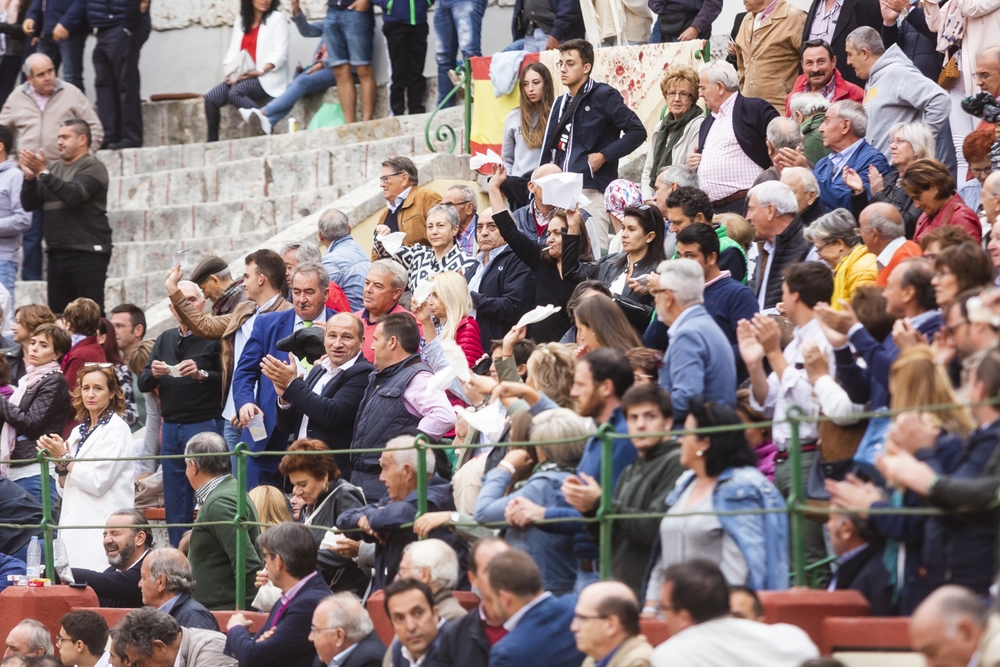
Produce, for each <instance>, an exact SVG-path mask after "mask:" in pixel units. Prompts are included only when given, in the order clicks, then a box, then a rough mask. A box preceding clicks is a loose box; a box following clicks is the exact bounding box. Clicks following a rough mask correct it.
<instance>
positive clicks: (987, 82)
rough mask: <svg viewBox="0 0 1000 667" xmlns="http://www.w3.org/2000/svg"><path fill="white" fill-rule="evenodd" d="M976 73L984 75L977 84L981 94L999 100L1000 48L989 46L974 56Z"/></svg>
mask: <svg viewBox="0 0 1000 667" xmlns="http://www.w3.org/2000/svg"><path fill="white" fill-rule="evenodd" d="M976 73H980V74H986V76H985V77H983V76H980V77H979V81H978V82H977V83H979V87H980V88H981V89H982V90H983V92H986V93H989V94H990V95H992V96H993V97H995V98H997V99H1000V46H990V47H987V48H985V49H983V50H982V51H980V52H979V53H977V54H976Z"/></svg>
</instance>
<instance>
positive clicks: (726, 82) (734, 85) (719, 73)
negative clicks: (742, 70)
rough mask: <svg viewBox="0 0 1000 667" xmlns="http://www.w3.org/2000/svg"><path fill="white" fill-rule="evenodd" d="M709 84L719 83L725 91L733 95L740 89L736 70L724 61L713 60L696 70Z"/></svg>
mask: <svg viewBox="0 0 1000 667" xmlns="http://www.w3.org/2000/svg"><path fill="white" fill-rule="evenodd" d="M698 74H704V75H705V77H706V78H707V79H708V80H709V82H711V83H721V84H722V85H723V87H725V89H726V90H728V91H729V92H731V93H735V92H736V91H738V90H739V89H740V75H739V73H738V72H737V71H736V68H735V67H733V66H732V65H730V64H729V63H727V62H726V61H725V60H713V61H712V62H710V63H706V64H704V65H702V66H701V67H699V68H698Z"/></svg>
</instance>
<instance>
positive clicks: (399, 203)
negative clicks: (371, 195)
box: [372, 157, 441, 261]
mask: <svg viewBox="0 0 1000 667" xmlns="http://www.w3.org/2000/svg"><path fill="white" fill-rule="evenodd" d="M378 180H379V184H380V185H381V186H382V195H383V196H384V197H385V201H386V209H385V210H384V211H382V215H381V216H380V217H379V219H378V224H379V225H385V226H386V227H388V228H389V231H391V232H405V233H406V238H404V239H403V245H407V246H410V245H414V244H417V243H421V244H423V245H429V244H428V242H427V212H428V211H430V210H431V209H432V208H434V207H435V206H437V205H438V204H440V203H441V195H439V194H438V193H436V192H434V191H433V190H428V189H426V188H422V187H420V186H419V185H417V181H418V180H419V176H418V174H417V167H416V165H414V164H413V161H412V160H410V159H409V158H405V157H394V158H389V159H388V160H386V161H385V162H383V163H382V175H381V176H379V179H378ZM376 259H378V257H377V256H376V255H375V254H374V252H373V253H372V261H374V260H376Z"/></svg>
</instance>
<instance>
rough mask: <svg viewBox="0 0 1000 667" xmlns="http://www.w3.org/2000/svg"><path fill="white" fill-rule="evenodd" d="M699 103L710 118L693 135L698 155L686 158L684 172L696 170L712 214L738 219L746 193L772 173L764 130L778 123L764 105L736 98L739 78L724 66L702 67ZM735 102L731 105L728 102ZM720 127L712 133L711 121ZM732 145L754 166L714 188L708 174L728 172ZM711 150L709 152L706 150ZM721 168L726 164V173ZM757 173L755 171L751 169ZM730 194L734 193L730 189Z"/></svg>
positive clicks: (744, 167) (775, 114)
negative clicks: (701, 101) (767, 172)
mask: <svg viewBox="0 0 1000 667" xmlns="http://www.w3.org/2000/svg"><path fill="white" fill-rule="evenodd" d="M699 76H700V79H701V89H702V97H703V98H704V100H705V105H706V106H707V107H708V110H709V111H710V113H709V114H708V117H707V118H705V122H703V123H702V124H701V128H700V129H699V130H698V150H697V152H696V153H694V154H692V155H690V156H689V157H688V166H689V167H691V168H692V169H697V170H698V180H699V183H700V186H701V189H702V190H704V191H705V193H706V194H708V195H709V197H710V198H711V199H712V206H713V207H714V209H715V212H716V213H739V214H740V215H742V214H743V211H744V208H745V206H746V202H745V200H746V191H748V190H749V189H750V188H751V187H753V184H754V181H756V180H757V177H758V176H760V174H761V173H762V172H763V171H764V170H765V169H770V168H771V157H770V155H769V154H768V151H767V124H768V123H770V122H771V121H772V120H773V119H775V118H777V117H778V112H777V111H775V109H774V106H773V105H772V104H771V103H770V102H768V101H767V100H762V99H760V98H757V97H744V96H743V95H741V94H740V92H739V91H740V77H739V74H738V73H737V72H736V68H735V67H733V66H732V65H730V64H729V63H727V62H725V61H716V62H713V63H711V64H710V65H706V66H705V67H704V68H702V71H701V72H700V75H699ZM733 97H735V100H733V99H731V98H733ZM719 118H723V119H724V121H723V122H722V123H720V124H719V127H718V128H716V131H715V133H714V134H713V133H712V128H713V127H715V125H716V120H718V119H719ZM733 139H735V142H736V144H737V145H738V146H739V149H740V150H742V151H743V153H744V154H745V156H746V157H747V158H749V159H750V160H751V161H752V162H753V163H754V164H750V163H749V162H746V161H745V160H744V161H743V162H744V163H745V164H743V165H742V166H740V165H736V166H737V167H739V169H738V172H739V178H738V179H737V180H736V181H734V180H732V179H731V178H729V179H728V180H727V181H726V182H717V179H715V178H713V176H712V175H713V174H719V173H720V172H721V171H724V170H725V168H726V167H728V170H729V171H732V168H733V166H734V165H733V164H732V160H733V158H732V155H733V153H732V151H730V150H726V148H727V147H728V148H733V146H732V142H733ZM706 146H710V147H711V149H710V150H707V151H706V150H705V149H706ZM720 162H724V163H726V165H725V167H723V165H721V164H720ZM756 167H759V168H760V169H759V170H758V169H756ZM734 188H735V189H734Z"/></svg>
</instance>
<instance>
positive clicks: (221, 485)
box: [184, 431, 264, 609]
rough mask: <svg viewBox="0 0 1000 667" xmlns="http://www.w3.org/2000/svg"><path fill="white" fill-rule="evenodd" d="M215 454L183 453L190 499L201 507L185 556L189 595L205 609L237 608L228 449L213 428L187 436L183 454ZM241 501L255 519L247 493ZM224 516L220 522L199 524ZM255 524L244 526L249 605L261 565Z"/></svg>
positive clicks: (233, 489) (234, 497)
mask: <svg viewBox="0 0 1000 667" xmlns="http://www.w3.org/2000/svg"><path fill="white" fill-rule="evenodd" d="M194 454H216V455H217V456H203V457H198V458H188V459H185V464H186V468H185V474H186V475H187V478H188V482H190V483H191V488H193V489H194V495H195V502H196V504H197V506H198V507H199V508H200V509H199V510H198V518H197V520H196V521H195V525H194V528H192V529H191V544H190V546H189V548H188V560H189V561H190V562H191V574H192V575H193V576H194V580H195V582H196V584H197V585H196V586H195V590H194V593H193V597H194V599H195V600H197V601H198V602H200V603H202V604H203V605H205V606H206V607H208V608H209V609H235V608H236V576H237V575H236V572H237V567H238V563H237V560H236V526H234V525H233V523H232V521H233V519H234V518H235V517H236V505H237V495H236V479H235V478H234V477H233V476H232V464H231V463H230V461H229V457H230V451H229V447H228V445H226V441H225V439H223V437H222V436H221V435H219V434H218V433H213V432H211V431H206V432H205V433H199V434H198V435H196V436H194V437H193V438H191V439H190V440H188V442H187V446H186V447H185V449H184V455H185V456H191V455H194ZM245 501H246V519H247V521H254V522H255V521H257V509H256V508H255V507H254V504H253V502H252V501H251V500H250V497H249V496H247V497H246V498H245ZM216 522H225V523H224V524H220V525H202V524H213V523H216ZM259 535H260V529H259V528H257V527H256V526H250V527H249V528H248V529H247V555H246V565H245V572H244V573H243V577H244V579H245V581H246V589H245V590H246V600H245V604H246V606H247V607H248V606H249V605H250V603H251V602H252V601H253V599H254V597H255V595H256V592H257V589H256V588H255V587H254V580H255V579H256V577H257V571H258V570H261V569H263V568H264V561H263V560H262V559H261V557H260V555H259V554H258V553H257V547H256V546H255V545H256V544H257V537H258V536H259Z"/></svg>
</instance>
